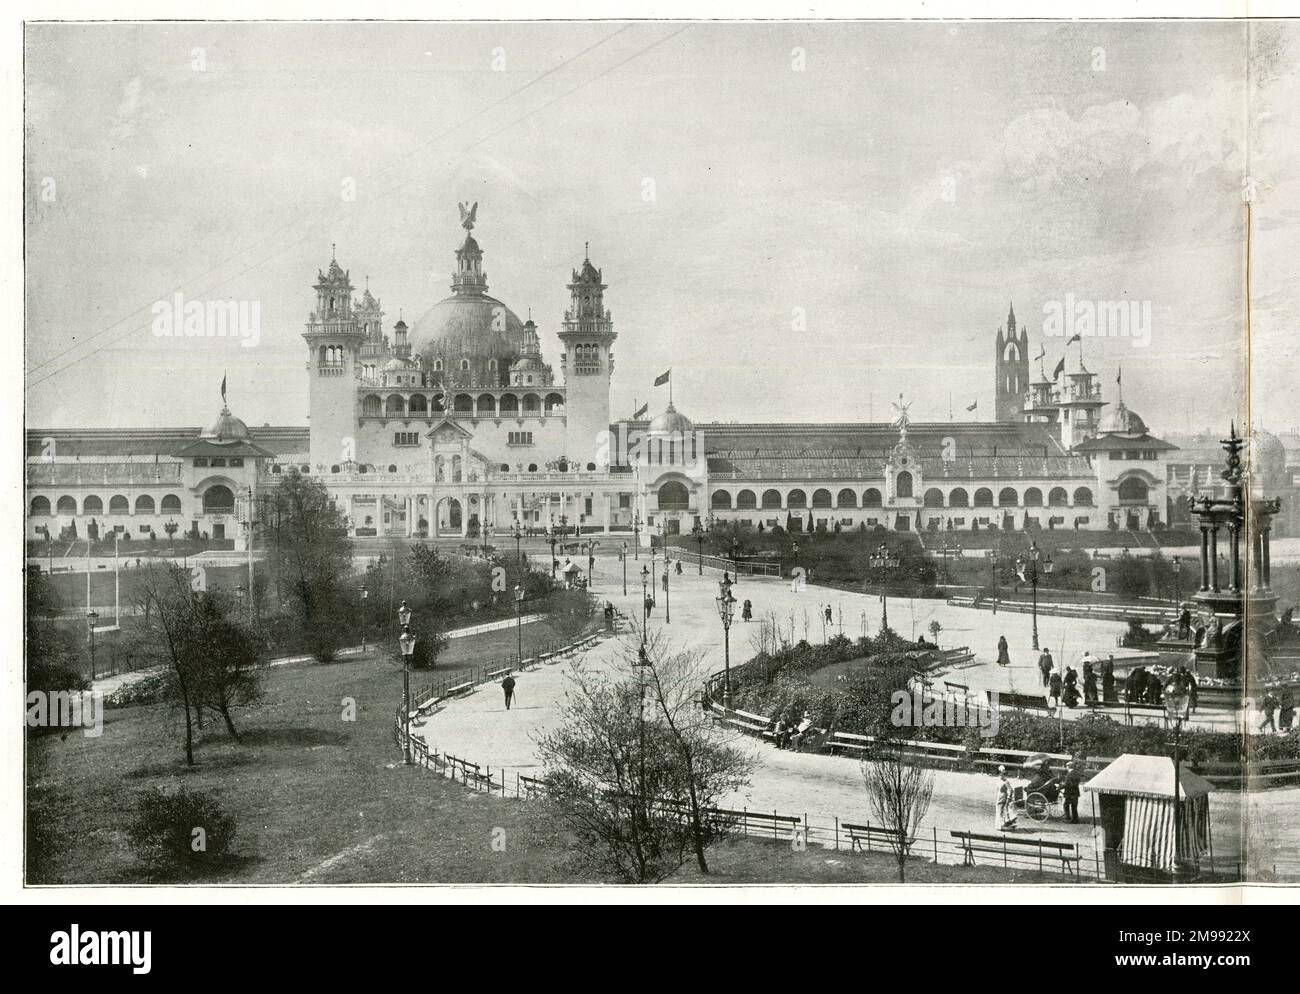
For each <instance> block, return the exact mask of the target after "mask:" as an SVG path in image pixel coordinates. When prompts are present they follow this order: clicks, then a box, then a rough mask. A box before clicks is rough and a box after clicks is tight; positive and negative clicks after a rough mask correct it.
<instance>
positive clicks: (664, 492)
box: [659, 480, 691, 511]
mask: <svg viewBox="0 0 1300 994" xmlns="http://www.w3.org/2000/svg"><path fill="white" fill-rule="evenodd" d="M690 503H691V495H690V492H689V491H688V490H687V489H686V485H685V484H683V483H679V482H677V481H676V480H669V481H668V482H667V483H665V484H664V485H663V486H662V487H660V488H659V510H661V511H685V510H686V509H687V508H688V507H689V506H690Z"/></svg>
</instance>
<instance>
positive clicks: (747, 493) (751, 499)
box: [736, 490, 758, 511]
mask: <svg viewBox="0 0 1300 994" xmlns="http://www.w3.org/2000/svg"><path fill="white" fill-rule="evenodd" d="M756 507H758V498H757V497H755V496H754V491H752V490H742V491H741V492H740V493H738V494H736V510H737V511H752V510H754V508H756Z"/></svg>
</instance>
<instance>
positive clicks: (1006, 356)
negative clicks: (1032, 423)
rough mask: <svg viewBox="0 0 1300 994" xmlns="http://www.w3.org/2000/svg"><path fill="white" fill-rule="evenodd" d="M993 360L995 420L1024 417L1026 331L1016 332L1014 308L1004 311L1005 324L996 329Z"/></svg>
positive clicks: (1027, 357)
mask: <svg viewBox="0 0 1300 994" xmlns="http://www.w3.org/2000/svg"><path fill="white" fill-rule="evenodd" d="M996 348H997V354H996V357H995V360H994V366H993V369H994V388H993V397H994V404H993V411H994V417H995V418H996V419H997V420H998V421H1012V422H1019V421H1023V420H1024V408H1025V391H1026V390H1027V389H1029V331H1028V329H1026V328H1023V327H1022V328H1021V329H1020V331H1019V333H1018V334H1017V332H1016V309H1015V307H1009V308H1008V310H1007V327H1006V331H1005V333H1004V332H1003V329H1001V328H999V329H998V338H997V344H996Z"/></svg>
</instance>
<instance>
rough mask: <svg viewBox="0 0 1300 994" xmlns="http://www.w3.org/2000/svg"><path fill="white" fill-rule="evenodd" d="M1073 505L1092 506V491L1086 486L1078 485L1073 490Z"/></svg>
mask: <svg viewBox="0 0 1300 994" xmlns="http://www.w3.org/2000/svg"><path fill="white" fill-rule="evenodd" d="M1074 506H1075V507H1092V491H1091V490H1089V489H1088V488H1087V487H1079V489H1078V490H1076V491H1075V492H1074Z"/></svg>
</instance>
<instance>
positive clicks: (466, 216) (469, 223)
mask: <svg viewBox="0 0 1300 994" xmlns="http://www.w3.org/2000/svg"><path fill="white" fill-rule="evenodd" d="M456 206H457V207H459V208H460V226H461V227H462V228H464V229H465V230H466V231H473V230H474V220H475V218H477V217H478V201H477V200H476V201H474V206H473V207H466V206H465V205H464V204H461V203H458V204H457V205H456Z"/></svg>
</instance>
